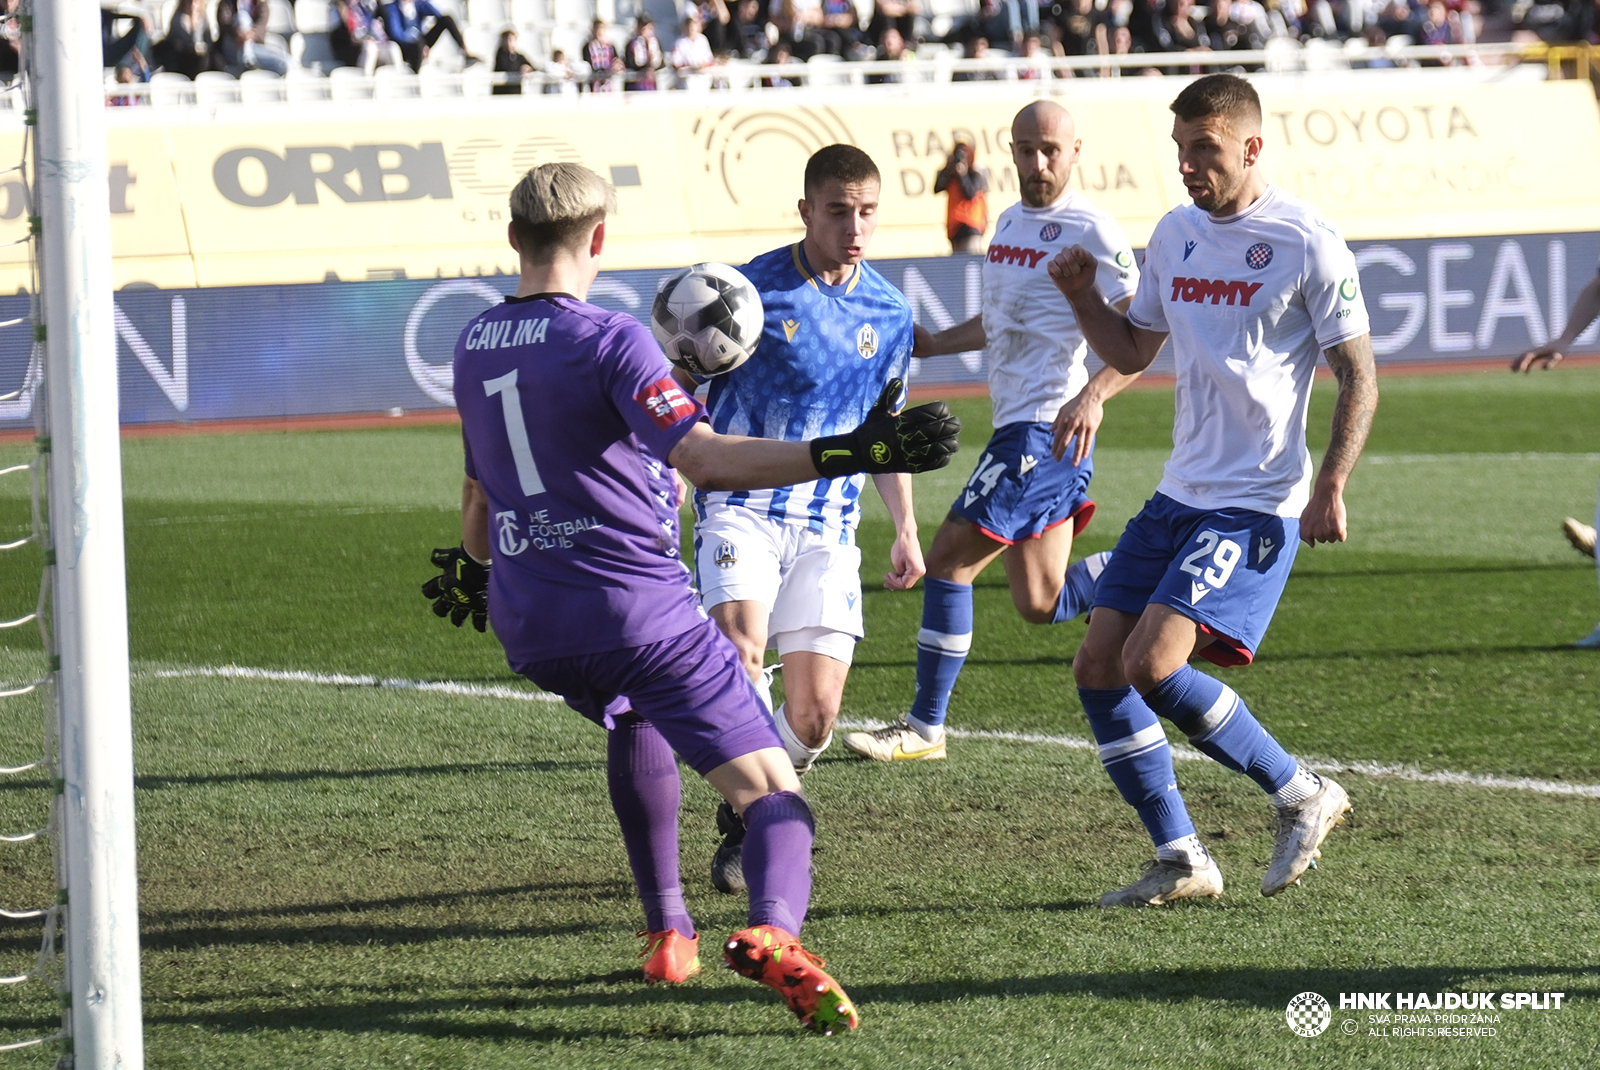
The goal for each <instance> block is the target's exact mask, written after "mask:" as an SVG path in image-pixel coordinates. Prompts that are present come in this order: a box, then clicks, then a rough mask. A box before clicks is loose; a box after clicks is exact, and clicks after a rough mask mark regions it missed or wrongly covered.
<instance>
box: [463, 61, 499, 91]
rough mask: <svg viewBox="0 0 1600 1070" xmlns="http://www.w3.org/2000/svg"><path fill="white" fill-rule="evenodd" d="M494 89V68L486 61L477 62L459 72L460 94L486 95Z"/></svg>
mask: <svg viewBox="0 0 1600 1070" xmlns="http://www.w3.org/2000/svg"><path fill="white" fill-rule="evenodd" d="M493 89H494V70H493V69H492V68H491V67H490V66H489V65H488V64H487V63H479V64H477V65H476V66H473V67H468V68H467V69H466V70H464V71H462V72H461V95H462V96H464V97H487V96H490V95H491V90H493Z"/></svg>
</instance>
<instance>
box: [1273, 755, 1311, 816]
mask: <svg viewBox="0 0 1600 1070" xmlns="http://www.w3.org/2000/svg"><path fill="white" fill-rule="evenodd" d="M1321 790H1322V778H1321V777H1319V776H1318V775H1317V774H1315V773H1313V772H1312V771H1311V770H1309V769H1307V768H1306V767H1305V766H1303V765H1301V764H1299V763H1298V762H1296V763H1295V767H1294V776H1292V777H1290V778H1289V783H1287V784H1285V785H1284V786H1283V787H1281V788H1279V789H1278V790H1277V791H1275V792H1273V793H1272V801H1273V802H1274V803H1275V804H1277V806H1278V807H1280V808H1282V807H1285V806H1293V805H1294V804H1295V803H1300V802H1305V801H1306V800H1307V799H1309V798H1311V796H1313V795H1315V794H1316V793H1317V792H1319V791H1321Z"/></svg>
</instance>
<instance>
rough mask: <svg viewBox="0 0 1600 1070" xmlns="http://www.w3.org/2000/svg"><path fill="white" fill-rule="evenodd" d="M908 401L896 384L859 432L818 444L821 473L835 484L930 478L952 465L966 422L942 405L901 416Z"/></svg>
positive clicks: (815, 457)
mask: <svg viewBox="0 0 1600 1070" xmlns="http://www.w3.org/2000/svg"><path fill="white" fill-rule="evenodd" d="M905 400H906V388H905V384H904V383H903V382H901V381H900V380H899V379H891V380H889V383H888V385H887V386H885V387H884V388H883V394H882V395H881V396H880V397H879V398H878V403H877V404H876V405H874V406H873V407H872V408H871V410H870V411H868V413H867V418H866V419H865V420H863V421H861V426H860V427H857V428H856V429H855V430H854V431H851V432H848V433H846V434H843V435H831V436H829V437H827V438H818V439H813V440H812V442H811V462H812V463H813V464H815V465H816V466H817V472H818V473H819V474H821V475H822V476H824V477H826V478H828V479H833V478H835V477H836V476H848V475H854V474H855V473H857V472H869V473H874V474H876V473H881V472H913V473H914V472H931V471H933V470H934V469H936V468H943V467H944V466H945V465H947V464H949V463H950V458H951V456H952V455H953V454H955V452H956V451H957V450H959V449H960V448H961V446H960V443H958V442H957V441H956V439H957V436H959V435H960V434H961V421H960V420H959V419H957V418H956V416H955V415H954V414H953V413H951V411H950V409H949V407H948V406H946V405H945V403H944V402H942V401H930V402H928V403H927V404H926V405H918V406H917V407H916V408H913V409H904V410H902V406H904V405H905Z"/></svg>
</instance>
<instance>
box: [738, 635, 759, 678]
mask: <svg viewBox="0 0 1600 1070" xmlns="http://www.w3.org/2000/svg"><path fill="white" fill-rule="evenodd" d="M730 638H731V639H732V640H733V645H734V649H736V650H738V651H739V664H740V665H741V666H742V667H743V668H744V671H745V675H746V676H748V677H750V679H751V681H752V682H754V683H760V682H761V670H762V669H764V668H765V667H766V660H767V652H766V649H765V648H764V647H758V646H757V645H756V644H755V643H751V642H746V641H742V639H741V637H739V636H731V637H730Z"/></svg>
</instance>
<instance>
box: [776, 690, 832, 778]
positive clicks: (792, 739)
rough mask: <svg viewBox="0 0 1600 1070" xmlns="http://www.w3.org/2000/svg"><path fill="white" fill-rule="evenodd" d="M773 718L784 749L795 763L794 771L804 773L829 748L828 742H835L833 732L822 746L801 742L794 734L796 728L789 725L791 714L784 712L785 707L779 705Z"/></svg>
mask: <svg viewBox="0 0 1600 1070" xmlns="http://www.w3.org/2000/svg"><path fill="white" fill-rule="evenodd" d="M772 720H773V721H774V723H776V724H777V726H778V738H779V739H781V740H783V749H784V750H785V751H786V752H788V755H789V760H790V761H791V762H793V763H794V771H795V772H796V773H800V774H802V775H804V774H805V773H807V772H808V771H810V769H811V763H812V762H815V761H816V760H817V758H818V757H819V756H820V755H821V754H822V752H823V751H825V750H827V749H828V744H830V743H832V742H833V733H832V732H829V733H828V738H827V739H825V740H823V741H822V746H820V747H817V748H815V749H813V748H811V747H808V746H806V745H805V744H804V743H802V742H800V737H799V736H797V735H795V734H794V729H793V728H791V727H790V726H789V716H788V714H786V713H785V712H784V707H783V706H779V707H778V709H777V711H776V712H775V713H773V715H772Z"/></svg>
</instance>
